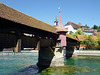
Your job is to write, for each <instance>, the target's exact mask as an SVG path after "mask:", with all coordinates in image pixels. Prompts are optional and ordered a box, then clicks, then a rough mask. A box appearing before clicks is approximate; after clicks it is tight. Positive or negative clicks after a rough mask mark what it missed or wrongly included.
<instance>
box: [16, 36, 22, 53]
mask: <svg viewBox="0 0 100 75" xmlns="http://www.w3.org/2000/svg"><path fill="white" fill-rule="evenodd" d="M14 52H21V38H20V39H18V40H17V44H16V47H15V49H14Z"/></svg>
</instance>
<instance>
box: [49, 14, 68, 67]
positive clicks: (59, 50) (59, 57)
mask: <svg viewBox="0 0 100 75" xmlns="http://www.w3.org/2000/svg"><path fill="white" fill-rule="evenodd" d="M66 32H67V30H66V29H65V27H64V26H63V23H62V20H61V12H59V25H58V28H57V33H58V35H59V37H58V39H57V45H56V47H55V50H54V54H55V56H54V57H53V59H52V61H51V65H50V66H53V67H54V66H64V65H65V61H66V46H67V43H66V42H67V40H66Z"/></svg>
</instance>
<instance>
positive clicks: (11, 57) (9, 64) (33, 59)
mask: <svg viewBox="0 0 100 75" xmlns="http://www.w3.org/2000/svg"><path fill="white" fill-rule="evenodd" d="M37 60H38V53H15V54H11V53H10V54H8V53H4V54H3V55H2V54H1V55H0V75H8V74H12V73H14V72H17V71H20V70H22V69H24V68H26V67H28V66H30V65H34V64H36V63H37Z"/></svg>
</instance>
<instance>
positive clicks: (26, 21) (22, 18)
mask: <svg viewBox="0 0 100 75" xmlns="http://www.w3.org/2000/svg"><path fill="white" fill-rule="evenodd" d="M0 18H4V19H7V20H10V21H13V22H16V23H20V24H23V25H26V26H30V27H33V28H37V29H41V30H44V31H48V32H51V33H56V30H57V28H55V27H54V26H52V25H49V24H47V23H45V22H43V21H40V20H38V19H36V18H34V17H31V16H29V15H26V14H24V13H22V12H20V11H18V10H15V9H13V8H11V7H9V6H7V5H5V4H3V3H0Z"/></svg>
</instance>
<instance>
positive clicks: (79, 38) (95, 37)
mask: <svg viewBox="0 0 100 75" xmlns="http://www.w3.org/2000/svg"><path fill="white" fill-rule="evenodd" d="M86 37H88V36H85V35H78V36H77V38H78V40H79V41H83V40H85V39H86ZM92 39H93V40H96V39H97V36H92Z"/></svg>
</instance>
